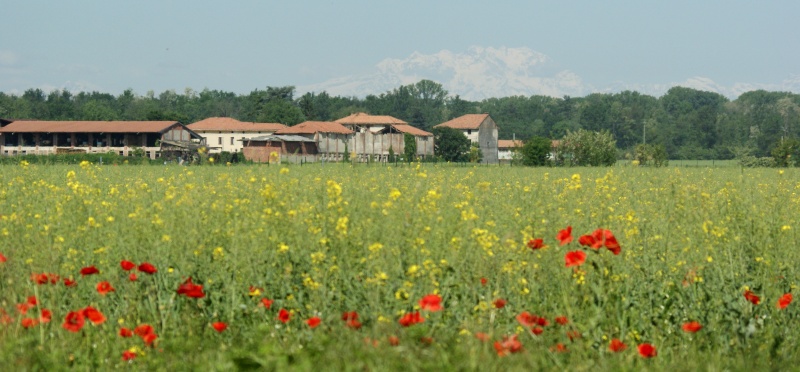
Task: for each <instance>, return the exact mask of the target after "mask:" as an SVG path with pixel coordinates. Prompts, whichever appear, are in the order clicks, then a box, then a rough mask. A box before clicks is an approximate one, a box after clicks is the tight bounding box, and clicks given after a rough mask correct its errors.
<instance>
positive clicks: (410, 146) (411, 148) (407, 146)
mask: <svg viewBox="0 0 800 372" xmlns="http://www.w3.org/2000/svg"><path fill="white" fill-rule="evenodd" d="M389 150H390V151H392V149H391V148H389ZM390 155H391V153H390ZM403 155H404V156H405V158H406V161H407V162H409V163H410V162H412V161H413V160H414V158H416V157H417V138H416V137H414V136H413V135H411V134H409V133H403Z"/></svg>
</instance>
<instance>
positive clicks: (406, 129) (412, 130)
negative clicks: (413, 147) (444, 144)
mask: <svg viewBox="0 0 800 372" xmlns="http://www.w3.org/2000/svg"><path fill="white" fill-rule="evenodd" d="M392 127H394V129H397V131H398V132H400V133H408V134H410V135H412V136H418V137H430V136H433V133H430V132H426V131H424V130H422V129H419V128H417V127H414V126H411V125H408V124H393V125H392Z"/></svg>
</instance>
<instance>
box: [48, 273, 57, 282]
mask: <svg viewBox="0 0 800 372" xmlns="http://www.w3.org/2000/svg"><path fill="white" fill-rule="evenodd" d="M47 278H48V279H50V284H56V283H58V279H59V276H58V275H56V274H52V273H51V274H47Z"/></svg>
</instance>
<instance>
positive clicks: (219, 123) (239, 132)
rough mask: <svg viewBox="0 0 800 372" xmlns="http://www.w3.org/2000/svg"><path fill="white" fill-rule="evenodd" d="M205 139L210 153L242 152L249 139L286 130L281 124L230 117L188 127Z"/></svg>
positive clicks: (213, 119) (200, 122)
mask: <svg viewBox="0 0 800 372" xmlns="http://www.w3.org/2000/svg"><path fill="white" fill-rule="evenodd" d="M186 127H187V128H189V129H191V130H192V131H194V132H197V133H199V134H200V135H201V136H203V137H205V139H206V143H208V145H209V146H212V148H210V149H209V150H210V152H211V153H212V154H213V153H219V152H222V151H227V152H240V151H242V147H243V146H244V141H245V140H247V139H248V138H254V137H264V136H267V135H270V134H273V133H275V132H276V131H278V130H281V129H284V128H286V125H283V124H280V123H251V122H246V121H239V120H236V119H234V118H228V117H224V118H221V117H213V118H208V119H204V120H201V121H198V122H196V123H192V124H189V125H187V126H186Z"/></svg>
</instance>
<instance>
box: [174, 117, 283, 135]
mask: <svg viewBox="0 0 800 372" xmlns="http://www.w3.org/2000/svg"><path fill="white" fill-rule="evenodd" d="M187 127H188V128H189V129H191V130H194V131H207V130H213V131H229V132H274V131H276V130H279V129H283V128H286V126H285V125H283V124H280V123H251V122H246V121H239V120H236V119H234V118H219V117H214V118H208V119H204V120H200V121H198V122H196V123H192V124H189V125H187Z"/></svg>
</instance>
